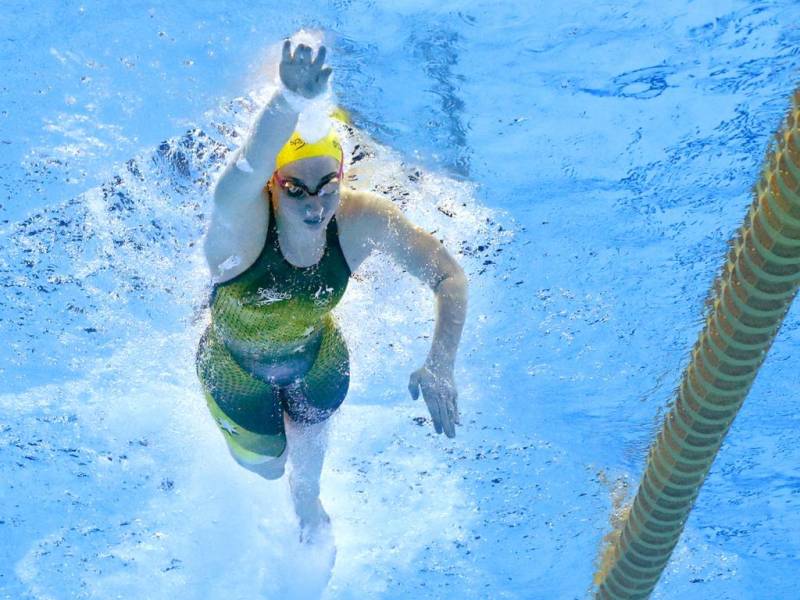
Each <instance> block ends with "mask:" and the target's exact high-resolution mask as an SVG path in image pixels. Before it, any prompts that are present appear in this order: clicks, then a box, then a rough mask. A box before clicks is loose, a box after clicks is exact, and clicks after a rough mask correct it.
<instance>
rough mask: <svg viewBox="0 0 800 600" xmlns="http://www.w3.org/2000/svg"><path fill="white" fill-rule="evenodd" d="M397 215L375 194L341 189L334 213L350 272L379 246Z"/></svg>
mask: <svg viewBox="0 0 800 600" xmlns="http://www.w3.org/2000/svg"><path fill="white" fill-rule="evenodd" d="M396 214H399V210H398V209H397V207H395V206H394V204H392V202H391V201H390V200H389V199H387V198H385V197H383V196H381V195H380V194H376V193H374V192H366V191H362V190H354V189H350V188H344V189H342V192H341V202H340V204H339V208H338V209H337V211H336V223H337V226H338V229H339V245H340V246H341V247H342V252H343V253H344V256H345V259H347V263H348V265H349V266H350V270H351V271H355V270H356V269H357V268H358V266H359V265H360V264H361V263H362V262H363V261H364V259H366V258H367V256H369V254H370V253H371V252H372V251H373V250H374V249H375V248H376V247H377V246H378V245H379V241H380V239H381V237H382V233H383V232H384V231H385V229H386V226H387V224H388V222H389V221H391V219H392V218H393V217H394V216H395V215H396Z"/></svg>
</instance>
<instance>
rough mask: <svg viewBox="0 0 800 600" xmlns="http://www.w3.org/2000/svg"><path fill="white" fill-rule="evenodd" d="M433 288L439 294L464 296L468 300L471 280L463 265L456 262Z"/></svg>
mask: <svg viewBox="0 0 800 600" xmlns="http://www.w3.org/2000/svg"><path fill="white" fill-rule="evenodd" d="M431 288H432V289H433V291H434V293H435V294H437V295H439V294H442V295H446V296H450V297H458V298H463V299H464V300H465V301H466V298H467V294H468V292H469V280H468V279H467V276H466V274H465V273H464V270H463V269H462V268H461V266H459V265H458V264H455V263H454V264H453V266H452V268H451V269H450V270H449V271H448V272H447V273H446V274H445V275H444V276H443V277H441V278H440V279H439V280H438V281H437V282H435V283H434V285H433V286H431Z"/></svg>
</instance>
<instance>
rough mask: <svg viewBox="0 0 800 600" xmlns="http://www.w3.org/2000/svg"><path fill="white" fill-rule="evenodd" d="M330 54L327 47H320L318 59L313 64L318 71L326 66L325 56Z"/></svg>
mask: <svg viewBox="0 0 800 600" xmlns="http://www.w3.org/2000/svg"><path fill="white" fill-rule="evenodd" d="M327 54H328V49H327V48H326V47H325V46H320V47H319V50H318V51H317V58H315V59H314V62H313V63H311V64H312V65H313V66H314V67H316V68H317V69H322V65H324V64H325V56H326V55H327Z"/></svg>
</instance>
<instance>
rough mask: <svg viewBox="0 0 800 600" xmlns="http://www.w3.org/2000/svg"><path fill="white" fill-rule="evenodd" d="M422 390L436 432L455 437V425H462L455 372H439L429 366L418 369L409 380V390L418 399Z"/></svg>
mask: <svg viewBox="0 0 800 600" xmlns="http://www.w3.org/2000/svg"><path fill="white" fill-rule="evenodd" d="M420 390H422V397H423V398H424V399H425V404H427V405H428V410H429V411H430V413H431V418H432V419H433V427H434V429H436V433H442V431H444V433H445V435H446V436H447V437H455V436H456V428H455V426H456V425H461V416H460V415H459V413H458V403H457V402H456V399H457V398H458V392H457V391H456V386H455V383H454V382H453V373H452V372H449V371H442V372H438V370H431V369H429V368H428V367H427V366H426V367H422V368H421V369H417V370H416V371H414V372H413V373H412V374H411V377H410V378H409V380H408V391H409V392H410V393H411V397H412V398H414V400H416V399H417V398H419V392H420Z"/></svg>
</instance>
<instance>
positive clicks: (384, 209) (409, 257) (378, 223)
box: [337, 190, 467, 437]
mask: <svg viewBox="0 0 800 600" xmlns="http://www.w3.org/2000/svg"><path fill="white" fill-rule="evenodd" d="M337 214H340V217H339V221H340V223H341V227H340V237H339V240H340V243H341V245H342V250H343V251H344V253H345V257H346V258H347V259H348V263H349V264H350V266H351V268H355V267H357V266H358V264H360V263H361V261H363V260H364V258H366V256H367V255H368V254H369V253H370V251H371V250H372V249H378V250H382V251H384V252H386V253H387V254H389V255H390V256H391V257H392V258H393V259H394V260H395V262H397V263H398V264H399V265H400V266H401V267H403V268H405V269H406V270H407V271H408V272H409V273H411V274H412V275H414V276H415V277H417V278H418V279H420V280H421V281H424V282H425V283H427V284H428V286H429V287H430V288H431V289H432V290H433V292H434V293H435V294H436V305H437V309H436V327H435V330H434V333H433V342H432V343H431V348H430V351H429V352H428V357H427V359H426V360H425V364H424V365H423V366H422V367H421V368H420V369H417V370H416V371H414V373H412V374H411V377H410V379H409V385H408V389H409V392H410V393H411V395H412V397H413V398H414V399H417V398H418V397H419V392H420V390H421V391H422V396H423V398H424V399H425V403H426V404H427V406H428V410H429V411H430V413H431V418H432V419H433V425H434V428H435V429H436V432H437V433H442V431H444V433H445V434H446V435H447V436H448V437H454V436H455V425H458V424H460V417H459V413H458V404H457V402H456V400H457V396H458V394H457V391H456V387H455V381H454V376H453V370H454V366H455V359H456V352H457V350H458V344H459V341H460V339H461V331H462V329H463V327H464V319H465V317H466V311H467V278H466V276H465V275H464V271H463V270H462V269H461V267H460V266H459V265H458V263H457V262H456V261H455V259H454V258H453V257H452V256H451V255H450V254H449V253H448V252H447V250H446V249H445V248H444V246H442V244H441V243H440V242H439V240H437V239H436V238H435V237H433V236H432V235H431V234H429V233H427V232H425V231H423V230H422V229H420V228H418V227H416V226H414V225H413V224H412V223H411V222H410V221H409V220H408V219H406V218H405V216H403V213H402V212H401V211H400V210H399V209H398V208H397V207H396V206H395V205H394V204H392V202H391V201H389V200H387V199H385V198H383V197H381V196H378V195H376V194H370V193H366V192H354V191H350V190H348V191H347V192H345V193H343V195H342V205H341V207H340V212H339V213H337Z"/></svg>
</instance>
